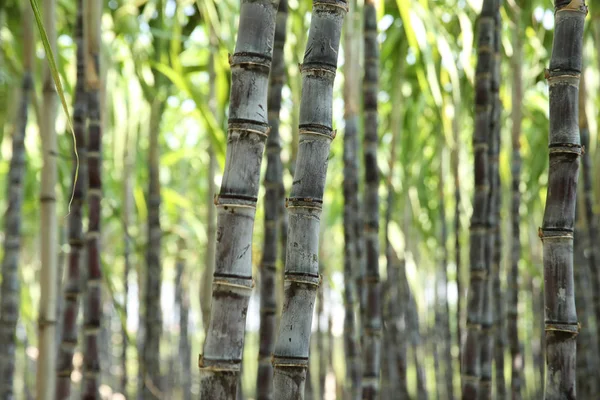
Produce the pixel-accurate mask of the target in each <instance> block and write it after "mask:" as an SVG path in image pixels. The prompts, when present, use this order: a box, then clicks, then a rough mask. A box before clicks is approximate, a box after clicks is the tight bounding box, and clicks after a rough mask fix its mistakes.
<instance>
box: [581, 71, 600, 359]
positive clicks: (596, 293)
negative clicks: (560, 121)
mask: <svg viewBox="0 0 600 400" xmlns="http://www.w3.org/2000/svg"><path fill="white" fill-rule="evenodd" d="M585 103H586V84H585V74H583V73H582V74H581V82H580V84H579V130H580V135H581V145H582V147H583V150H584V151H583V152H582V155H581V167H582V168H581V169H582V177H583V200H584V210H585V221H586V225H587V236H588V246H586V248H587V250H588V251H587V252H586V253H587V255H588V257H587V258H588V265H589V270H590V274H589V277H590V282H591V288H592V296H593V297H592V304H593V310H594V315H595V318H596V321H600V272H599V270H598V262H597V260H598V258H597V257H598V248H597V247H598V246H597V243H598V226H597V224H596V216H595V214H594V189H593V187H592V182H593V178H594V176H593V168H592V160H591V156H590V154H589V153H588V152H586V151H585V150H587V149H589V142H590V130H589V127H588V121H587V114H586V112H585ZM597 324H598V322H597ZM596 341H597V343H596V346H599V347H600V335H596Z"/></svg>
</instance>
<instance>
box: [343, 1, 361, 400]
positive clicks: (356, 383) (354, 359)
mask: <svg viewBox="0 0 600 400" xmlns="http://www.w3.org/2000/svg"><path fill="white" fill-rule="evenodd" d="M356 14H357V13H356V2H355V1H351V2H350V3H349V9H348V17H347V18H346V21H345V27H344V29H345V30H344V126H345V129H344V156H343V158H344V183H343V187H344V189H343V190H344V310H345V313H344V353H345V356H346V375H345V381H344V383H345V385H346V389H345V393H346V394H347V397H348V398H350V399H353V400H359V399H360V398H361V394H362V390H361V389H362V387H361V378H362V371H361V358H360V342H359V339H358V335H357V331H356V329H357V326H358V322H359V321H358V318H357V304H356V303H357V302H356V300H357V293H356V285H355V277H356V273H357V270H358V258H357V254H356V246H357V243H356V234H355V233H356V232H355V225H356V222H355V218H356V209H357V207H358V159H357V149H358V116H357V111H358V105H357V98H358V95H357V91H358V85H357V83H356V80H357V72H358V71H357V68H356V67H357V62H356V61H357V59H356V58H357V46H356V44H357V43H356V40H355V38H354V36H355V35H354V32H355V30H354V27H355V19H354V18H355V15H356Z"/></svg>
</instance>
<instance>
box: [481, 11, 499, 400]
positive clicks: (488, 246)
mask: <svg viewBox="0 0 600 400" xmlns="http://www.w3.org/2000/svg"><path fill="white" fill-rule="evenodd" d="M499 5H500V2H499V0H494V12H493V15H494V23H493V25H494V28H493V32H492V34H493V35H494V38H493V40H492V43H493V51H494V53H493V60H492V71H491V72H492V74H491V81H490V82H491V113H490V116H489V118H490V120H489V124H490V128H489V133H488V139H487V140H488V148H487V152H488V184H489V192H488V199H487V233H486V240H485V277H484V283H483V284H484V292H483V310H482V316H481V336H480V339H479V340H480V346H481V355H480V364H481V380H480V382H479V399H481V400H487V399H491V398H492V364H493V362H494V336H495V335H494V333H495V332H494V321H495V318H496V315H495V311H496V310H495V308H494V305H495V304H494V303H495V299H494V297H493V294H492V292H493V286H494V279H495V277H496V271H495V270H494V268H493V266H494V256H495V254H496V236H497V233H498V207H499V204H498V198H499V197H498V192H499V190H500V185H499V183H500V182H499V180H498V178H499V174H498V155H499V152H500V146H499V143H500V138H499V134H500V129H499V128H500V127H499V121H500V111H501V110H500V106H501V104H500V96H499V89H500V53H499V48H500V41H499V40H500V34H499V33H500V31H499V30H498V24H499V22H500V21H499V20H500V14H499ZM498 267H499V265H498Z"/></svg>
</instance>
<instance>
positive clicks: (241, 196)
mask: <svg viewBox="0 0 600 400" xmlns="http://www.w3.org/2000/svg"><path fill="white" fill-rule="evenodd" d="M278 3H279V2H278V1H277V0H261V1H250V0H243V1H242V4H241V9H240V25H239V31H238V37H237V42H236V48H235V53H234V54H233V56H232V57H231V59H230V60H231V61H230V63H231V95H230V106H229V129H228V139H227V153H226V157H225V172H224V174H223V182H222V185H221V191H220V193H219V195H218V197H216V199H215V204H216V206H217V244H216V246H217V247H216V265H215V272H214V275H213V294H212V312H211V318H210V322H209V325H208V330H207V332H206V339H205V342H204V352H203V354H202V356H201V357H200V361H199V366H200V397H201V398H202V399H221V398H234V397H235V394H236V391H237V385H238V376H239V374H240V366H241V359H242V352H243V348H244V332H245V325H246V313H247V310H248V302H249V300H250V294H251V292H252V286H253V281H252V251H251V248H252V229H253V227H254V216H255V213H256V197H257V195H258V188H259V178H260V165H261V160H262V156H263V151H264V148H265V142H266V139H267V136H268V132H269V125H268V115H267V107H268V106H267V91H268V87H269V71H270V69H271V59H272V55H273V42H274V34H275V20H276V13H277V6H278Z"/></svg>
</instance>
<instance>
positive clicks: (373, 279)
mask: <svg viewBox="0 0 600 400" xmlns="http://www.w3.org/2000/svg"><path fill="white" fill-rule="evenodd" d="M363 13H364V27H363V29H364V71H365V74H364V80H363V105H364V130H365V136H364V147H363V152H364V163H365V179H366V180H365V191H364V207H365V221H364V222H365V225H364V232H365V243H366V255H367V258H366V263H367V264H366V271H365V272H366V274H365V286H366V314H365V318H366V321H365V323H364V326H365V331H364V336H363V340H364V351H363V352H362V357H363V371H362V373H363V377H362V397H363V399H375V398H377V397H378V394H379V368H380V364H381V329H382V321H381V283H380V281H379V167H378V166H377V145H378V142H379V136H378V114H377V94H378V91H379V45H378V43H377V10H376V8H375V3H374V1H373V0H367V1H366V2H365V5H364V10H363Z"/></svg>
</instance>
